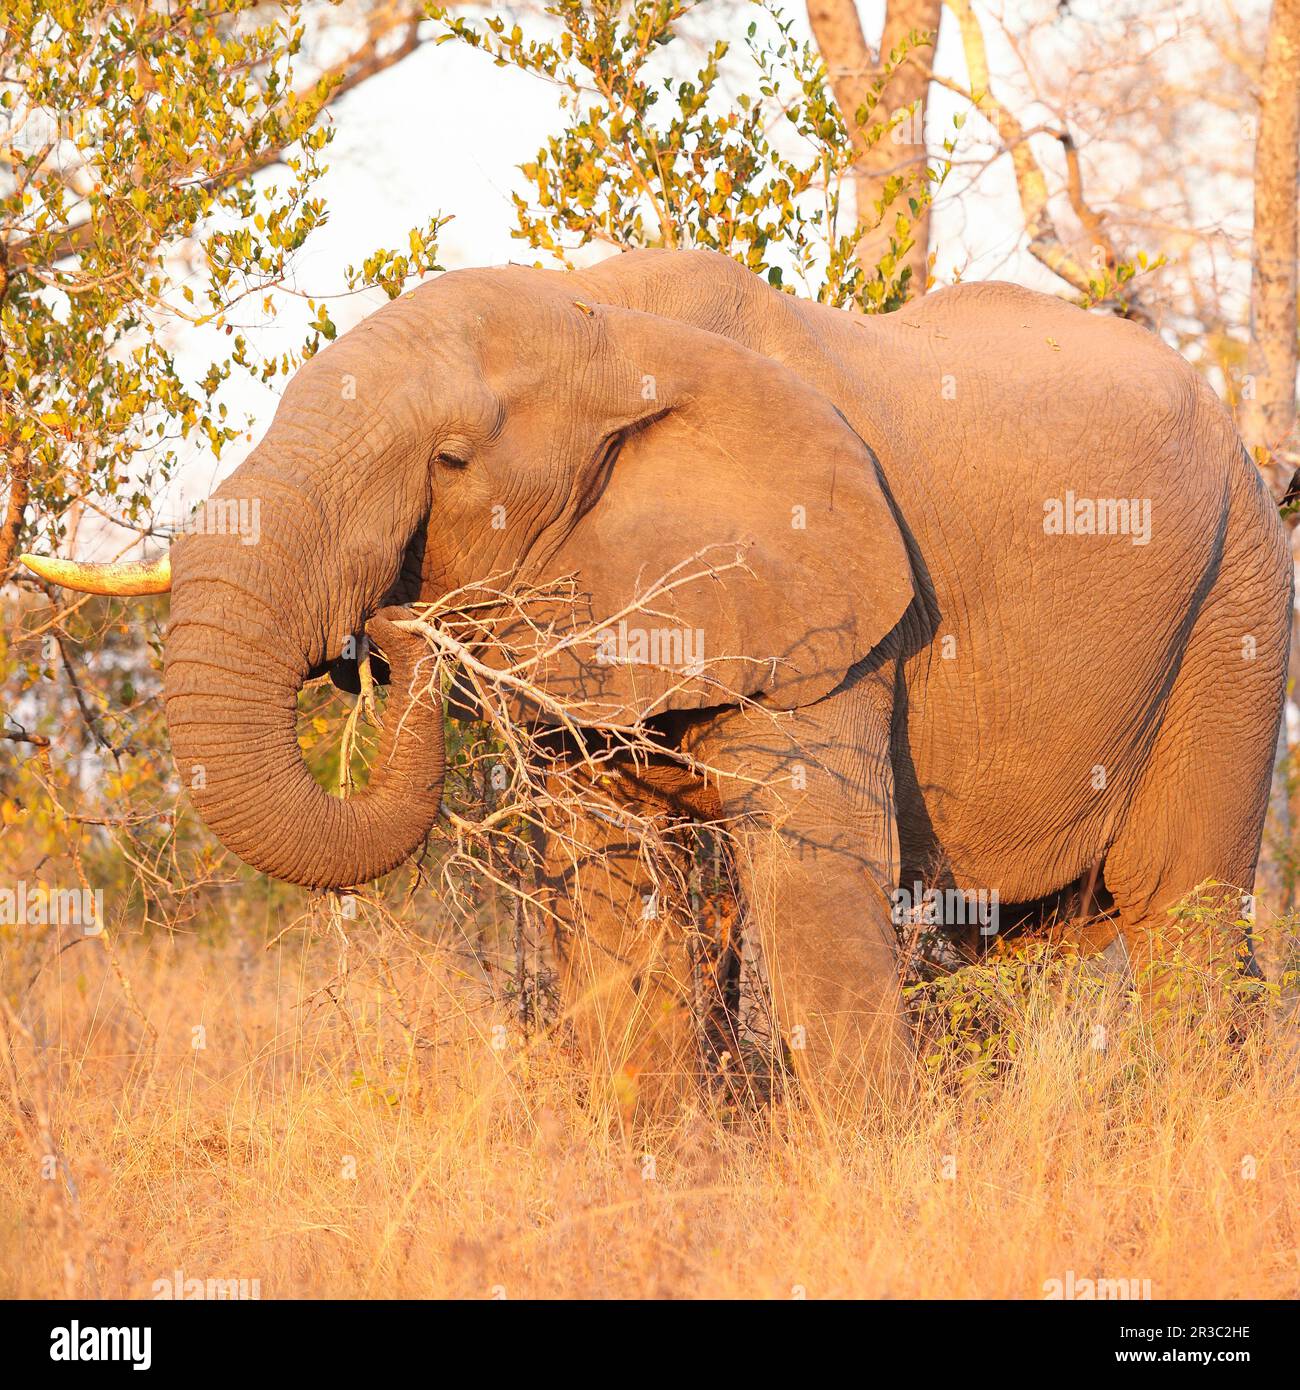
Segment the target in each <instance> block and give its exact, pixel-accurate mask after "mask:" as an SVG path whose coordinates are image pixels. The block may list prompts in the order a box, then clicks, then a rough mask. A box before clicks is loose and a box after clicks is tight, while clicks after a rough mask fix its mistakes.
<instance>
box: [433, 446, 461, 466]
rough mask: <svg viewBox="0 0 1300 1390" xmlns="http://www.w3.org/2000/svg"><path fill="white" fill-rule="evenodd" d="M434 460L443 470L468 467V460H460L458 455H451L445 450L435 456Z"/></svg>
mask: <svg viewBox="0 0 1300 1390" xmlns="http://www.w3.org/2000/svg"><path fill="white" fill-rule="evenodd" d="M434 458H435V459H436V460H437V462H439V463H440V464H442V465H443V466H444V467H445V468H466V467H468V466H469V460H468V459H467V458H462V457H461V456H460V455H459V454H455V453H452V452H450V451H449V450H446V449H444V450H442V451H441V452H440V453H437V454H435V455H434Z"/></svg>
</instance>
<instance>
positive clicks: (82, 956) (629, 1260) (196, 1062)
mask: <svg viewBox="0 0 1300 1390" xmlns="http://www.w3.org/2000/svg"><path fill="white" fill-rule="evenodd" d="M272 935H273V934H272V933H267V934H266V935H265V936H262V935H258V936H256V937H255V936H253V935H251V934H246V933H243V932H239V933H235V934H232V935H230V936H229V937H228V938H227V939H225V940H223V941H220V942H213V941H203V940H199V939H196V938H193V937H184V936H179V935H177V936H172V937H166V936H159V937H157V938H156V939H154V940H152V941H151V942H138V943H136V944H135V945H133V946H131V947H128V946H126V945H124V944H123V945H119V947H118V949H117V957H118V960H117V965H118V969H117V970H115V969H114V968H113V964H112V962H111V961H110V960H109V959H108V958H107V955H106V952H105V950H104V948H103V944H102V943H100V942H96V941H93V940H92V941H86V942H84V943H81V944H78V945H77V946H76V948H75V949H69V950H65V951H63V952H62V953H60V954H58V955H57V956H53V957H52V958H50V957H47V960H46V964H45V965H44V967H43V968H42V969H41V971H40V973H39V975H38V976H37V978H36V980H35V982H34V983H30V985H28V982H27V981H26V980H24V981H17V980H16V979H15V978H14V975H13V972H12V971H10V972H9V977H8V979H7V985H8V986H9V988H8V995H9V998H10V999H11V1000H16V1001H17V1004H18V1008H17V1009H16V1010H15V1009H13V1008H11V1009H10V1011H9V1013H8V1032H9V1040H10V1056H11V1058H12V1065H11V1066H8V1067H7V1073H8V1074H7V1078H6V1077H5V1073H4V1070H0V1080H6V1084H5V1085H4V1086H3V1088H2V1090H0V1118H2V1119H3V1122H4V1130H3V1134H2V1135H0V1295H3V1296H5V1297H45V1296H50V1295H58V1294H64V1293H76V1294H85V1295H92V1296H94V1295H101V1296H105V1297H133V1298H149V1297H152V1296H154V1294H155V1292H156V1290H155V1284H156V1281H159V1280H162V1279H172V1278H174V1274H175V1271H177V1270H180V1271H182V1272H183V1276H184V1277H185V1278H186V1279H198V1280H207V1279H242V1280H247V1281H253V1280H256V1281H258V1287H259V1288H260V1293H261V1296H262V1297H267V1298H270V1297H318V1296H325V1297H345V1298H347V1297H366V1296H385V1297H423V1296H454V1297H469V1298H486V1297H493V1296H496V1297H501V1296H506V1297H510V1298H523V1297H535V1296H547V1297H625V1296H632V1297H652V1298H653V1297H770V1298H791V1297H800V1296H807V1297H809V1298H815V1297H844V1296H857V1297H873V1298H874V1297H923V1298H924V1297H957V1298H1041V1297H1042V1296H1043V1293H1044V1287H1045V1283H1046V1281H1049V1280H1052V1279H1065V1278H1066V1276H1067V1273H1068V1272H1071V1271H1072V1272H1073V1275H1074V1278H1075V1280H1076V1281H1078V1280H1081V1279H1085V1278H1105V1279H1130V1280H1133V1281H1136V1282H1135V1284H1134V1286H1133V1287H1134V1289H1135V1290H1136V1289H1138V1288H1140V1286H1141V1281H1144V1280H1149V1281H1150V1291H1151V1294H1152V1295H1153V1296H1154V1297H1157V1298H1159V1297H1170V1298H1185V1297H1211V1298H1232V1297H1263V1298H1294V1297H1296V1296H1297V1294H1300V1157H1298V1154H1300V1066H1298V1064H1297V1054H1296V1051H1295V1048H1294V1023H1293V1022H1292V1021H1290V1020H1289V1019H1288V1017H1287V1016H1286V1011H1285V1010H1284V1009H1283V1008H1282V1007H1281V1006H1280V1005H1279V1004H1278V1002H1277V1000H1276V999H1274V1000H1273V1001H1272V1002H1268V1001H1265V1002H1264V1003H1262V1004H1257V1005H1255V1006H1254V1007H1252V1008H1250V1009H1247V1010H1246V1011H1245V1021H1244V1022H1242V1020H1241V1017H1240V1015H1241V1009H1240V1006H1238V1005H1235V1004H1233V1003H1232V1002H1231V1001H1220V1002H1219V1003H1218V1004H1216V1005H1215V1006H1214V1007H1215V1008H1216V1009H1218V1010H1220V1016H1213V1015H1208V1016H1207V1015H1204V1014H1202V1015H1200V1016H1196V1015H1195V1014H1186V1015H1178V1016H1176V1017H1174V1018H1172V1019H1170V1020H1166V1021H1164V1022H1163V1023H1161V1022H1158V1021H1157V1022H1155V1023H1153V1018H1152V1015H1151V1013H1150V1012H1149V1011H1147V1012H1143V1011H1142V1010H1139V1009H1137V1008H1135V1007H1133V1006H1131V1004H1130V1002H1129V1001H1128V1000H1127V999H1126V997H1125V994H1124V991H1123V989H1122V988H1121V987H1120V986H1119V985H1117V984H1115V983H1114V982H1110V983H1102V984H1100V985H1089V986H1088V988H1086V989H1080V988H1078V987H1077V982H1078V978H1079V977H1078V976H1077V975H1076V974H1075V973H1074V972H1075V967H1074V966H1070V965H1068V964H1067V967H1065V968H1063V969H1057V968H1046V969H1037V968H1035V969H1031V970H1021V971H1020V972H1019V974H1017V975H1014V976H1005V975H1004V977H1002V978H1001V980H1000V982H999V981H998V980H996V979H995V980H994V987H992V988H990V979H991V978H992V977H990V976H988V975H987V973H985V974H984V975H983V976H982V977H977V976H976V975H974V974H973V975H972V976H971V977H970V979H971V988H972V989H973V990H975V991H976V994H977V996H978V998H979V1000H980V1004H979V1009H980V1010H981V1011H982V1014H981V1019H980V1020H979V1021H978V1022H974V1023H969V1026H968V1023H966V1022H960V1021H959V1024H958V1026H956V1027H951V1028H947V1029H946V1030H945V1029H944V1028H941V1029H940V1030H939V1031H940V1034H941V1036H940V1037H939V1039H938V1041H937V1042H934V1041H932V1042H931V1043H928V1044H927V1045H926V1048H924V1049H923V1051H925V1052H927V1055H930V1056H932V1057H934V1058H935V1059H936V1060H935V1062H934V1064H933V1065H932V1066H931V1067H930V1068H928V1069H927V1070H926V1073H925V1078H924V1080H923V1081H922V1083H921V1085H920V1088H919V1090H918V1092H917V1094H916V1096H915V1097H914V1098H913V1099H912V1100H911V1101H910V1102H908V1103H907V1104H906V1105H900V1106H898V1107H896V1108H895V1109H893V1110H892V1111H890V1112H889V1113H885V1114H876V1115H872V1116H869V1117H867V1118H866V1119H864V1120H863V1121H862V1122H861V1123H860V1124H849V1123H846V1122H844V1121H842V1120H839V1121H836V1120H832V1119H828V1118H827V1117H825V1116H822V1115H820V1114H819V1113H817V1111H816V1110H815V1109H812V1108H809V1107H808V1106H806V1105H804V1106H799V1105H796V1104H793V1103H792V1102H790V1101H785V1102H778V1103H777V1104H776V1105H775V1106H774V1107H772V1108H770V1109H763V1110H756V1109H749V1108H746V1107H737V1106H729V1105H727V1104H725V1103H724V1102H723V1100H721V1099H719V1098H717V1097H712V1098H711V1097H709V1096H704V1095H697V1096H694V1097H692V1096H687V1097H685V1098H684V1101H683V1104H682V1105H681V1106H680V1107H679V1108H677V1109H676V1110H673V1111H670V1112H669V1113H666V1114H663V1115H661V1116H658V1117H656V1118H654V1119H651V1120H638V1121H636V1122H634V1123H630V1122H629V1121H628V1120H627V1118H626V1116H625V1114H624V1113H623V1112H621V1111H620V1108H619V1099H618V1097H619V1091H618V1088H617V1087H613V1086H610V1085H609V1084H607V1079H606V1078H601V1077H592V1076H591V1075H589V1074H588V1071H587V1069H586V1067H585V1066H584V1064H583V1063H582V1061H581V1059H580V1058H578V1057H577V1056H576V1055H575V1054H574V1053H573V1051H572V1050H571V1049H570V1048H568V1047H567V1046H566V1044H565V1041H564V1037H563V1034H562V1030H561V1031H552V1032H540V1033H538V1034H536V1035H534V1036H533V1037H531V1038H525V1037H523V1036H522V1035H521V1033H520V1032H519V1030H518V1028H517V1027H516V1024H515V1021H514V1019H513V1018H512V1017H511V1015H510V1012H509V1007H508V1005H507V1004H506V1003H504V1002H494V1001H495V1000H499V999H503V998H504V996H503V995H502V994H501V992H500V991H495V992H494V991H492V990H489V989H488V988H487V987H486V984H485V978H484V971H483V966H482V963H481V962H479V961H478V960H476V959H475V958H474V957H473V956H472V955H471V954H465V955H462V954H458V953H457V952H455V951H453V950H450V949H448V948H447V947H445V946H441V947H440V946H436V945H433V944H431V943H429V942H428V941H423V940H420V939H418V938H415V937H412V936H410V935H408V934H405V933H403V932H401V931H400V930H396V929H392V930H376V931H374V932H369V933H363V932H361V931H355V932H353V933H352V940H351V942H350V943H349V944H348V946H347V948H346V950H347V959H346V961H344V960H343V959H342V953H343V950H344V948H343V947H342V945H341V943H340V940H339V939H338V938H337V936H335V935H331V934H330V933H328V932H318V933H317V934H316V935H315V936H311V935H310V934H309V933H308V932H306V931H304V930H295V931H293V932H290V933H287V934H285V935H282V936H280V937H279V938H278V939H274V941H273V944H270V945H269V946H268V944H267V941H268V939H269V938H271V937H272ZM344 966H345V967H346V968H345V969H344V968H342V967H344ZM978 969H984V967H977V970H978ZM124 979H125V980H128V981H129V982H130V986H131V993H132V994H133V995H134V999H133V1000H131V999H129V998H127V997H126V995H125V994H124V992H123V984H122V981H123V980H124ZM1071 980H1073V981H1074V983H1070V981H1071ZM20 985H21V989H20V988H19V986H20ZM954 988H955V986H953V985H952V984H951V983H950V984H949V985H948V986H947V987H946V990H947V992H946V994H945V995H944V998H943V999H942V1000H940V1001H939V1003H938V1004H937V1005H936V1009H937V1013H936V1017H940V1018H947V1019H948V1020H949V1022H951V1019H952V1008H951V1006H952V999H953V990H954ZM990 1011H991V1012H990ZM1229 1013H1231V1017H1229ZM959 1014H960V1017H961V1018H966V1015H965V1013H962V1012H961V1011H959ZM1229 1024H1230V1025H1231V1026H1229ZM1099 1025H1100V1031H1099ZM972 1029H974V1030H975V1031H977V1032H979V1033H980V1034H981V1036H982V1037H983V1041H979V1040H973V1037H972ZM990 1036H992V1037H994V1039H995V1042H994V1043H993V1044H990V1043H989V1041H988V1039H989V1037H990ZM51 1149H52V1150H53V1153H49V1152H47V1151H48V1150H51ZM250 1287H251V1282H250Z"/></svg>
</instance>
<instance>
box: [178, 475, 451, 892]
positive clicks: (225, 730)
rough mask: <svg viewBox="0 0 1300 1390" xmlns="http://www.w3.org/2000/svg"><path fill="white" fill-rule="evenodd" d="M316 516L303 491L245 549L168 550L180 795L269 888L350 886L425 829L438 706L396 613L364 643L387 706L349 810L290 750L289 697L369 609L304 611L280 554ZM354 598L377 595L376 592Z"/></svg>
mask: <svg viewBox="0 0 1300 1390" xmlns="http://www.w3.org/2000/svg"><path fill="white" fill-rule="evenodd" d="M243 481H245V482H247V481H248V478H247V475H245V477H244V480H243ZM313 510H314V509H313V508H312V507H311V506H310V505H309V503H308V502H305V501H304V499H303V498H302V497H301V495H299V496H297V497H295V498H293V499H292V500H291V502H289V503H285V504H284V505H283V506H282V507H281V509H280V511H281V516H280V521H281V525H279V526H278V527H276V526H273V527H272V528H271V535H272V536H273V538H274V539H273V541H272V543H271V544H270V545H269V546H268V545H267V544H266V543H265V542H264V544H263V545H262V546H261V547H259V551H258V553H254V552H253V551H251V550H250V551H245V552H242V553H241V551H240V549H239V547H238V543H237V541H235V542H234V543H232V538H230V537H217V536H209V535H203V536H198V535H190V536H186V537H184V538H182V539H181V540H179V541H178V542H177V543H176V545H175V546H174V547H173V569H174V576H173V591H172V622H171V627H170V630H169V632H168V638H167V648H166V660H165V668H164V688H165V696H166V705H167V722H168V726H169V728H170V732H171V741H172V750H173V754H174V756H175V759H176V765H177V768H178V770H179V772H180V776H181V780H182V784H183V785H185V786H186V787H187V788H188V789H189V791H190V795H191V798H192V800H193V802H194V804H195V806H196V808H197V809H198V811H199V813H200V814H201V815H202V817H203V819H204V821H205V822H206V823H207V825H208V827H209V828H210V829H211V830H212V831H213V832H214V833H215V834H216V836H217V838H218V839H219V840H220V841H221V842H222V844H224V845H225V846H226V847H227V848H228V849H230V850H231V851H233V852H234V853H235V854H237V855H238V856H239V857H240V858H241V859H243V860H244V861H245V862H246V863H248V864H251V865H252V866H253V867H254V868H257V869H260V870H261V871H263V872H264V873H267V874H271V875H274V876H275V877H276V878H281V879H285V880H287V881H289V882H291V883H298V884H302V885H303V886H304V887H309V888H347V887H352V886H354V885H357V884H361V883H365V882H367V881H369V880H370V879H373V878H376V877H378V876H379V875H380V874H383V873H386V872H387V871H388V870H390V869H393V868H395V867H396V866H397V865H398V864H400V863H401V862H402V861H403V860H404V859H405V858H406V857H407V856H408V855H410V854H411V853H412V852H413V851H414V850H415V849H416V848H418V846H419V844H420V842H421V841H422V840H423V839H424V837H425V836H426V835H427V834H428V832H429V830H430V828H431V827H432V826H433V824H434V822H435V820H436V819H437V816H438V811H439V807H440V805H441V800H442V781H443V769H444V745H443V717H442V703H441V698H440V695H439V692H438V691H437V689H436V687H434V686H433V685H432V684H431V682H430V679H429V678H430V676H431V675H432V670H431V665H430V663H429V662H428V661H423V662H422V661H421V659H420V658H421V657H422V656H426V657H427V655H428V649H427V648H426V647H425V645H424V643H423V642H422V641H421V640H420V638H418V637H417V636H415V635H414V634H412V633H408V632H405V631H403V630H402V629H400V628H398V627H396V626H394V623H393V619H394V618H396V617H400V616H402V615H403V610H401V609H395V608H387V609H383V610H381V612H379V613H378V614H376V616H374V617H372V618H371V619H370V621H369V623H368V624H367V625H366V635H367V636H368V637H369V638H370V639H371V642H372V643H373V644H374V645H375V646H377V647H378V648H379V649H380V650H381V651H382V653H383V655H384V656H385V657H386V658H387V660H388V662H389V665H390V669H391V684H390V690H391V692H392V694H391V698H390V700H389V704H388V708H387V712H386V718H385V722H384V728H383V731H382V734H381V738H380V743H379V749H378V753H377V755H376V758H375V761H374V763H373V765H372V767H371V770H370V778H369V782H368V784H367V786H366V787H365V789H364V790H362V791H360V792H358V793H356V794H355V795H353V796H351V797H349V798H347V799H342V798H339V797H335V796H331V795H330V794H329V793H327V792H326V791H325V790H324V789H323V788H322V787H321V786H320V785H319V784H318V783H317V782H316V780H315V778H314V777H313V776H312V774H311V771H310V769H309V768H308V767H307V765H306V763H305V762H304V761H303V756H302V750H301V748H300V747H299V744H298V737H297V698H298V692H299V690H300V689H301V688H302V686H303V684H304V682H305V681H306V679H307V678H308V675H309V673H311V672H312V671H313V670H315V669H319V668H320V666H321V663H322V661H323V660H324V659H326V657H327V656H328V655H333V654H337V649H336V644H337V641H338V640H339V633H340V632H347V631H349V630H350V626H349V624H350V623H352V622H356V621H357V620H358V619H359V618H360V617H361V616H362V615H363V614H364V612H365V611H367V605H366V603H365V601H364V599H363V598H362V597H360V596H359V595H358V594H357V593H355V592H353V593H352V594H351V596H350V598H349V599H347V600H346V601H345V600H343V599H341V598H340V597H339V596H338V595H336V596H335V599H334V602H333V603H332V604H329V603H327V602H326V600H325V599H318V600H316V601H315V606H314V608H313V606H312V604H313V600H311V599H309V598H307V597H306V596H305V595H306V593H307V592H308V591H309V589H310V582H309V581H310V579H311V578H312V577H313V571H312V569H311V568H310V566H309V567H307V568H306V570H305V572H304V570H303V568H302V566H301V565H298V564H296V563H294V561H293V555H292V552H293V550H294V538H295V537H298V538H300V543H301V544H307V543H308V540H309V538H310V537H311V536H312V535H313V534H315V533H316V527H315V525H314V524H313V518H312V515H311V513H312V511H313ZM267 529H268V527H267V526H266V525H264V526H263V530H264V531H265V530H267ZM286 550H288V551H289V552H290V563H287V564H286V556H285V551H286ZM262 551H266V552H267V553H266V554H265V555H263V554H262V553H261V552H262ZM299 558H301V557H299ZM316 572H317V573H319V571H318V570H317V571H316ZM295 575H296V576H297V578H296V580H295V578H294V576H295ZM367 587H368V588H370V590H371V592H372V593H373V594H375V595H378V596H382V594H383V592H384V588H385V583H384V581H382V580H378V581H375V582H374V583H373V584H371V585H368V586H367ZM374 601H377V599H372V600H371V602H374ZM346 607H350V608H351V609H352V611H351V612H350V613H347V614H346V616H345V617H341V616H340V612H341V611H342V609H344V608H346ZM331 609H332V610H333V611H332V612H331Z"/></svg>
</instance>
